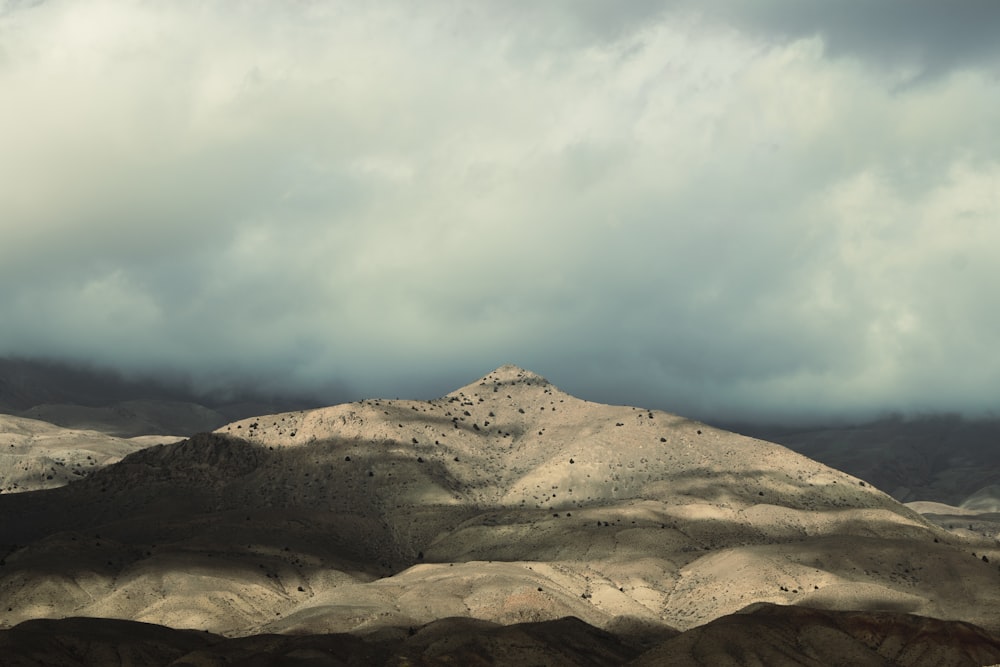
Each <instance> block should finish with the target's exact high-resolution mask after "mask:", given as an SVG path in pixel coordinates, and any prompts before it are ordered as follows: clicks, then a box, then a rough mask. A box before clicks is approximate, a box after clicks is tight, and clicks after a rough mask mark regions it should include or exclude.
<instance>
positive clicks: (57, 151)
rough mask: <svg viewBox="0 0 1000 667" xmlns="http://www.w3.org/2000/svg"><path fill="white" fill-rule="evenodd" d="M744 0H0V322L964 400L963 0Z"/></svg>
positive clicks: (558, 371)
mask: <svg viewBox="0 0 1000 667" xmlns="http://www.w3.org/2000/svg"><path fill="white" fill-rule="evenodd" d="M904 5H905V7H906V11H905V12H904V11H903V10H902V7H903V6H904ZM849 6H850V8H851V9H848V7H849ZM752 7H753V9H750V8H747V7H746V6H745V3H737V2H721V1H715V2H706V3H689V2H683V1H678V2H667V3H649V2H636V3H599V2H584V3H575V2H574V3H569V2H563V3H558V2H556V3H507V2H486V3H453V2H445V1H443V0H442V1H440V2H428V3H419V4H415V3H405V2H381V3H336V2H334V3H312V2H287V3H224V2H216V3H213V2H199V3H188V2H177V3H154V2H142V1H139V2H119V1H96V2H88V3H74V2H63V1H56V0H49V1H48V2H42V3H10V2H8V3H6V4H4V3H0V146H2V150H0V232H2V240H0V355H14V356H43V357H49V358H58V359H66V360H75V361H86V362H88V363H96V364H101V365H107V366H110V367H114V368H118V369H120V370H123V371H126V372H136V373H150V372H154V373H156V372H159V373H164V374H168V375H176V376H184V377H190V378H192V379H193V380H195V381H196V382H197V383H199V385H200V386H201V387H203V388H204V389H205V390H206V391H211V390H212V389H213V388H215V387H220V388H221V387H224V386H231V385H232V384H233V383H241V382H243V383H253V384H255V385H259V386H260V387H263V388H267V389H269V390H290V389H295V390H310V391H312V390H314V391H323V390H324V389H325V388H328V387H331V386H337V387H340V388H343V387H349V388H350V391H351V392H353V393H354V394H355V395H356V396H357V397H361V396H366V395H367V396H373V395H385V396H393V395H401V396H402V395H405V396H413V397H429V396H433V395H437V394H440V393H443V392H444V391H448V390H450V389H452V388H454V387H456V386H458V385H459V384H464V383H465V382H468V381H471V380H472V379H474V378H475V377H478V376H479V375H481V374H483V373H485V372H487V371H488V370H490V369H492V368H493V367H495V366H498V365H500V364H502V363H506V362H512V363H517V364H519V365H522V366H526V367H529V368H531V369H532V370H535V371H537V372H540V373H542V374H544V375H546V376H548V377H549V378H550V379H551V380H552V381H553V382H555V383H556V384H558V385H559V386H561V387H562V388H564V389H566V390H567V391H570V392H572V393H575V394H577V395H580V396H583V397H585V398H590V399H593V400H601V401H613V402H627V403H634V404H640V405H643V406H649V407H660V408H665V409H668V410H672V411H675V412H681V413H684V414H690V415H693V416H699V417H702V418H706V419H708V418H712V417H713V416H724V417H725V418H727V419H728V418H744V419H745V418H760V419H772V418H791V417H795V416H801V415H824V416H825V415H857V416H866V415H871V414H875V413H878V412H880V411H885V410H903V411H920V410H956V411H960V412H964V413H967V414H981V413H984V412H990V411H992V410H993V408H994V403H995V397H996V396H997V395H1000V359H998V358H997V355H996V354H995V350H996V349H997V345H998V343H1000V293H998V290H997V289H996V286H997V285H998V284H1000V280H998V279H1000V261H998V260H1000V225H998V222H1000V194H998V193H1000V187H998V185H1000V135H998V134H997V132H996V131H995V126H996V115H997V113H996V112H997V110H998V109H1000V78H998V72H1000V60H998V52H1000V51H998V47H997V46H996V40H995V38H994V36H995V35H996V34H997V28H998V27H1000V22H998V10H997V9H996V8H995V5H994V3H990V2H984V1H983V2H973V1H971V0H969V1H966V2H958V3H949V4H941V3H931V2H929V1H927V2H924V1H922V0H921V1H920V2H913V3H894V2H889V3H881V4H878V5H877V6H875V5H872V4H871V3H860V2H858V3H838V4H837V5H835V6H834V5H830V4H829V3H819V2H764V3H753V4H752ZM834 7H836V8H837V10H836V11H835V9H834Z"/></svg>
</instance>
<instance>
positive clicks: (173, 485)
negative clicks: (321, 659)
mask: <svg viewBox="0 0 1000 667" xmlns="http://www.w3.org/2000/svg"><path fill="white" fill-rule="evenodd" d="M219 433H220V435H233V436H238V437H239V438H242V439H243V440H245V442H239V441H232V440H228V439H226V438H223V437H207V436H202V437H200V438H195V439H193V440H191V441H188V442H185V443H181V444H178V445H172V446H167V447H160V448H150V449H145V450H143V451H141V452H138V453H136V454H133V455H132V456H130V457H128V458H127V459H126V460H125V461H123V462H122V463H121V464H119V465H115V466H111V467H109V468H107V469H105V470H103V471H101V472H99V473H95V474H94V475H93V476H91V477H90V478H89V479H87V480H85V481H82V482H80V483H78V484H73V485H71V486H69V487H66V488H65V489H61V490H58V491H50V492H46V493H47V494H48V495H46V496H44V497H37V496H36V495H35V494H24V495H25V497H23V498H16V497H11V498H3V500H4V501H5V502H6V503H7V504H6V505H0V509H4V510H5V511H10V512H12V514H11V515H12V516H17V517H18V518H17V519H16V520H14V521H12V523H11V524H9V525H8V526H7V527H6V530H7V534H8V535H10V536H11V537H10V538H9V542H10V543H16V544H19V545H27V546H19V547H17V548H16V549H9V553H8V554H7V555H6V557H5V559H4V560H5V565H4V567H3V568H2V569H0V599H2V600H3V601H4V602H5V603H6V604H5V606H3V607H2V608H0V624H3V625H4V626H8V627H9V626H11V625H13V624H16V623H18V622H21V621H23V620H26V619H30V618H39V617H61V616H69V615H79V616H106V617H116V618H128V619H135V620H140V621H147V622H152V623H161V624H165V625H170V626H173V627H178V628H180V627H185V628H196V629H206V630H211V631H213V632H219V633H223V634H227V635H247V634H252V633H259V632H314V633H315V632H334V631H338V632H343V631H352V632H360V633H378V632H385V631H389V630H391V629H393V628H403V627H409V626H420V625H423V624H425V623H429V622H432V621H435V620H437V619H441V618H445V617H451V616H458V617H471V618H476V619H481V620H484V621H491V622H497V623H503V624H509V623H515V622H524V621H540V620H546V619H555V618H559V617H561V616H567V615H573V616H576V617H578V618H580V619H582V620H584V621H586V622H587V623H590V624H592V625H595V626H597V627H604V628H610V627H612V626H614V625H615V624H621V623H623V622H630V623H635V624H638V625H639V626H642V625H644V624H648V625H651V626H654V627H663V626H669V627H673V628H677V629H679V630H686V629H689V628H693V627H695V626H699V625H702V624H704V623H706V622H709V621H711V620H713V619H716V618H719V617H721V616H724V615H726V614H731V613H734V612H736V611H738V610H740V609H742V608H744V607H746V606H747V605H749V604H751V603H755V602H770V603H779V604H802V605H809V606H813V607H819V608H824V609H860V610H865V611H872V610H890V611H900V612H909V613H917V614H922V615H926V616H932V617H937V618H942V619H960V620H965V621H969V622H972V623H976V624H980V625H983V626H985V627H987V628H989V629H991V630H993V631H997V630H998V629H1000V621H998V619H1000V614H998V611H1000V587H998V585H997V584H998V583H1000V571H998V567H997V563H1000V560H998V559H997V556H1000V549H998V545H997V542H996V541H995V539H993V538H992V537H991V536H983V535H982V534H977V533H974V532H973V531H969V532H968V534H955V533H950V532H948V531H947V530H946V529H942V528H939V527H937V526H935V525H933V524H932V523H930V522H928V521H926V520H925V519H924V518H923V517H922V516H921V515H920V514H918V513H917V512H916V511H913V510H912V509H909V508H907V507H905V506H903V505H901V504H899V503H897V502H895V501H894V500H893V499H892V498H890V497H889V496H887V495H886V494H884V493H882V492H881V491H879V490H877V489H874V488H872V487H871V486H869V485H866V484H864V483H863V482H861V481H860V480H858V479H856V478H853V477H851V476H849V475H846V474H844V473H841V472H838V471H836V470H833V469H830V468H827V467H825V466H823V465H821V464H819V463H816V462H814V461H811V460H809V459H807V458H805V457H802V456H799V455H797V454H795V453H793V452H791V451H789V450H787V449H785V448H783V447H780V446H777V445H773V444H770V443H766V442H763V441H758V440H754V439H751V438H746V437H743V436H739V435H736V434H733V433H728V432H725V431H721V430H718V429H713V428H711V427H709V426H706V425H704V424H700V423H696V422H692V421H689V420H686V419H683V418H680V417H677V416H674V415H670V414H668V413H664V412H660V411H649V410H644V409H640V408H634V407H621V406H607V405H600V404H595V403H590V402H586V401H582V400H579V399H576V398H574V397H572V396H569V395H567V394H565V393H563V392H561V391H559V390H558V389H557V388H555V387H554V386H553V385H551V384H549V383H548V382H547V381H545V380H544V379H543V378H540V377H538V376H536V375H534V374H532V373H530V372H528V371H524V370H522V369H518V368H516V367H503V368H500V369H498V370H497V371H495V372H493V373H491V374H489V375H487V376H485V377H484V378H482V379H481V380H478V381H476V382H474V383H472V384H470V385H468V386H466V387H463V388H461V389H459V390H457V391H455V392H453V393H452V394H449V395H447V396H445V397H443V398H441V399H437V400H433V401H399V400H393V401H390V400H366V401H361V402H357V403H352V404H345V405H340V406H334V407H330V408H323V409H319V410H312V411H305V412H296V413H287V414H281V415H268V416H261V417H256V418H253V419H247V420H242V421H239V422H235V423H233V424H230V425H228V426H226V427H224V428H223V429H221V430H220V431H219ZM29 495H30V496H32V497H30V498H29V497H28V496H29ZM0 498H2V497H0ZM0 542H7V541H6V540H3V539H2V538H0ZM0 548H3V547H0ZM973 552H975V554H976V555H975V556H973V555H972V554H973ZM983 555H986V556H987V557H988V560H990V561H991V562H989V563H987V562H984V561H983V560H982V559H981V557H982V556H983Z"/></svg>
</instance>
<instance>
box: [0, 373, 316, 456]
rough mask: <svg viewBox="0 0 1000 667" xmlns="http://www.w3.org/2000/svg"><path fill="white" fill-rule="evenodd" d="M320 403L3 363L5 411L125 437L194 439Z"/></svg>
mask: <svg viewBox="0 0 1000 667" xmlns="http://www.w3.org/2000/svg"><path fill="white" fill-rule="evenodd" d="M317 404H318V403H317V401H316V399H315V398H308V397H295V396H277V397H276V396H270V395H265V394H258V393H254V392H252V391H245V390H244V391H240V392H229V393H228V395H226V396H223V397H217V396H212V395H211V394H204V393H199V392H196V391H194V390H193V389H192V388H190V387H187V386H185V385H184V384H183V383H180V382H170V381H165V380H163V379H158V378H151V377H145V378H139V377H136V378H130V377H125V376H123V375H121V374H119V373H115V372H114V371H110V370H107V369H102V368H98V367H94V366H85V365H74V364H69V363H65V362H60V361H53V360H44V359H13V358H0V413H5V414H10V415H16V416H19V417H28V418H31V419H39V420H42V421H47V422H49V423H51V424H56V425H58V426H63V427H66V428H75V429H92V430H98V431H102V432H104V433H109V434H112V435H116V436H120V437H134V436H139V435H154V434H155V435H162V434H171V435H192V434H194V433H197V432H200V431H211V430H213V429H216V428H218V427H219V426H221V425H223V424H225V423H227V422H230V421H233V420H235V419H240V418H243V417H247V416H250V415H255V414H263V413H267V412H276V411H281V410H295V409H302V408H306V407H315V406H316V405H317Z"/></svg>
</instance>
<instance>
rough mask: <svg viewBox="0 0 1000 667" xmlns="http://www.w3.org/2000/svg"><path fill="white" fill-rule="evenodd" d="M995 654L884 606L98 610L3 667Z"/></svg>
mask: <svg viewBox="0 0 1000 667" xmlns="http://www.w3.org/2000/svg"><path fill="white" fill-rule="evenodd" d="M998 661H1000V640H998V639H996V638H995V637H993V636H991V635H989V634H988V633H986V632H985V631H983V630H982V629H980V628H977V627H975V626H971V625H968V624H964V623H960V622H955V621H940V620H936V619H928V618H922V617H918V616H912V615H906V614H894V613H891V612H842V611H829V610H817V609H809V608H805V607H783V606H777V605H769V604H760V605H755V606H753V607H752V608H749V609H747V610H746V611H744V612H741V613H738V614H731V615H727V616H723V617H721V618H718V619H716V620H714V621H712V622H710V623H707V624H705V625H703V626H700V627H697V628H693V629H691V630H688V631H687V632H683V633H676V632H672V631H670V630H662V631H660V632H658V633H655V634H652V633H651V634H647V635H646V636H643V637H636V636H634V635H628V634H624V635H616V634H614V633H613V632H608V631H603V630H599V629H597V628H595V627H593V626H591V625H588V624H586V623H584V622H583V621H581V620H579V619H577V618H572V617H568V618H562V619H557V620H552V621H539V622H533V623H517V624H513V625H506V626H505V625H499V624H496V623H490V622H488V621H479V620H474V619H468V618H445V619H441V620H438V621H433V622H431V623H428V624H427V625H424V626H421V627H410V628H406V629H405V631H404V630H403V629H402V628H400V629H398V630H396V631H393V632H381V633H377V634H373V635H368V636H357V635H351V634H323V635H275V634H265V635H254V636H250V637H240V638H225V637H221V636H219V635H215V634H211V633H204V632H193V631H190V630H172V629H170V628H165V627H163V626H158V625H150V624H146V623H137V622H134V621H121V620H112V619H95V618H68V619H62V620H38V621H26V622H24V623H22V624H20V625H18V626H17V627H15V628H13V629H11V630H7V631H0V664H3V665H5V666H6V667H34V666H36V665H46V666H47V667H94V666H101V667H126V666H128V665H143V666H144V667H168V666H173V667H182V666H187V665H190V666H192V667H194V666H195V665H199V666H203V667H209V666H212V667H216V666H218V667H221V666H223V665H226V666H239V665H246V666H251V665H282V666H287V667H295V666H303V667H305V666H309V667H325V666H330V667H335V666H341V665H357V666H366V667H374V666H377V665H387V666H395V667H402V666H404V665H427V666H431V665H468V666H475V665H509V666H511V667H521V666H522V665H546V666H548V667H561V666H566V667H579V666H590V667H610V666H613V665H634V666H635V667H645V666H650V667H653V666H656V667H672V666H677V667H683V666H690V665H704V666H705V667H718V666H725V665H769V666H770V667H783V666H786V665H807V666H811V667H828V666H829V665H851V666H852V667H887V666H890V665H893V666H898V667H940V666H942V665H947V666H948V667H963V666H969V667H972V666H979V665H989V664H992V663H996V662H998Z"/></svg>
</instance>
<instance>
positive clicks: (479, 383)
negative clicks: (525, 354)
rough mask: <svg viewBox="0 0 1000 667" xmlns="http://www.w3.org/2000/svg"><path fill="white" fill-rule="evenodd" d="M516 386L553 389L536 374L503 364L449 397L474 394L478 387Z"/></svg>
mask: <svg viewBox="0 0 1000 667" xmlns="http://www.w3.org/2000/svg"><path fill="white" fill-rule="evenodd" d="M518 385H523V386H532V387H553V385H552V383H551V382H549V381H548V380H546V379H545V378H544V377H542V376H541V375H539V374H538V373H535V372H533V371H529V370H527V369H525V368H521V367H520V366H515V365H514V364H504V365H503V366H500V367H499V368H497V369H495V370H493V371H491V372H489V373H487V374H486V375H484V376H483V377H481V378H479V379H478V380H475V381H473V382H471V383H470V384H467V385H465V386H464V387H459V388H458V389H456V390H455V391H453V392H451V394H449V396H452V395H457V394H461V393H463V392H466V391H468V392H475V391H476V390H477V389H478V388H480V387H493V389H494V390H496V389H497V388H499V387H504V386H505V387H514V386H518Z"/></svg>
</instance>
